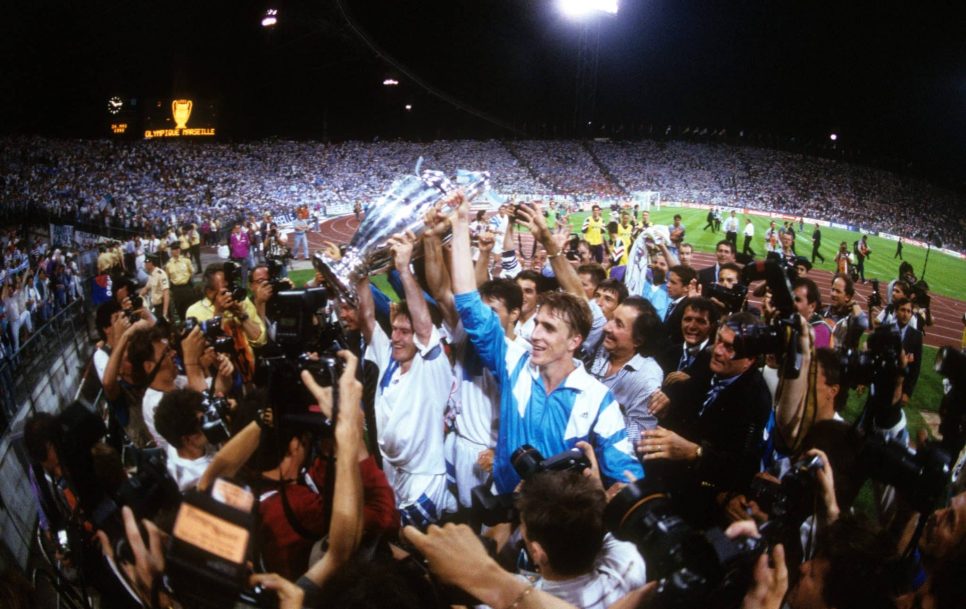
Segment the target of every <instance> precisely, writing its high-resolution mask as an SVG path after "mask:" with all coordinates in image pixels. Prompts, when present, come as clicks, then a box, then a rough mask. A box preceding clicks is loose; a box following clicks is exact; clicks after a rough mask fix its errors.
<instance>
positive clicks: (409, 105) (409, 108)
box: [406, 104, 413, 112]
mask: <svg viewBox="0 0 966 609" xmlns="http://www.w3.org/2000/svg"><path fill="white" fill-rule="evenodd" d="M412 109H413V105H412V104H406V112H409V111H410V110H412Z"/></svg>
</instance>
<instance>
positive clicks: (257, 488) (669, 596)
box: [24, 143, 966, 609]
mask: <svg viewBox="0 0 966 609" xmlns="http://www.w3.org/2000/svg"><path fill="white" fill-rule="evenodd" d="M294 146H296V147H299V146H301V145H294ZM489 146H499V144H489V143H487V144H481V145H480V147H479V151H480V152H479V154H484V153H485V151H486V149H487V147H489ZM516 146H517V145H516V144H514V149H515V152H516V154H517V155H519V156H520V158H527V155H530V154H533V155H537V154H539V151H540V149H539V148H538V147H536V146H532V147H530V146H520V147H519V148H516ZM386 148H391V145H389V146H387V147H382V146H375V145H361V144H360V145H351V146H346V147H334V148H332V149H328V148H324V149H325V150H329V151H330V152H333V153H334V154H337V153H340V152H343V153H346V155H345V158H344V159H343V160H342V162H344V163H347V164H351V163H350V161H349V160H347V159H349V158H361V156H358V155H363V153H365V152H374V151H376V150H385V149H386ZM430 148H431V146H430V145H426V147H425V148H423V149H424V150H429V149H430ZM217 149H218V150H222V149H224V150H233V152H232V154H235V153H237V150H236V149H235V147H219V148H217ZM320 149H323V148H321V147H320ZM420 149H421V148H420V146H419V145H399V147H398V148H396V150H397V152H396V153H395V154H399V155H400V157H401V156H402V154H403V153H402V152H400V151H402V150H406V151H412V150H420ZM204 150H205V148H200V149H198V150H195V149H191V152H190V153H188V154H201V151H204ZM305 150H307V152H306V156H305V158H309V157H311V151H310V148H306V149H305ZM349 151H352V152H351V154H350V153H349ZM572 152H574V151H572ZM585 152H586V149H585ZM574 154H577V153H576V152H574ZM594 154H595V155H597V157H598V158H600V159H606V158H607V155H608V151H607V150H606V147H604V148H598V149H597V150H595V152H594ZM505 155H506V157H508V158H509V159H510V160H509V161H507V163H509V165H508V167H509V166H511V165H513V163H515V162H516V158H517V157H516V156H513V155H511V154H510V153H505ZM580 156H581V158H584V159H585V160H583V161H580V162H578V163H576V164H575V166H574V167H572V170H573V172H574V173H577V172H583V173H582V175H583V176H584V177H586V180H587V181H584V180H583V178H580V179H578V180H577V181H575V182H574V183H575V184H580V186H579V187H576V189H577V190H579V189H582V188H585V187H596V186H593V185H594V184H595V183H596V180H597V179H598V177H599V176H600V175H602V174H601V173H599V172H600V168H599V167H598V166H597V165H596V162H594V161H590V165H587V164H586V163H587V162H588V161H586V159H587V158H591V157H590V153H589V152H587V153H586V155H584V154H583V153H580ZM424 157H425V158H426V159H427V160H428V161H429V160H434V159H433V157H430V156H428V155H424ZM381 158H382V157H380V156H378V155H375V154H373V156H371V157H369V160H368V163H369V165H376V164H378V163H379V161H380V160H381ZM555 158H556V159H557V160H555V161H553V162H551V163H549V164H547V165H543V167H545V169H544V171H546V172H556V171H557V169H556V168H557V163H565V162H567V160H566V159H567V157H566V154H564V155H562V156H559V157H555ZM571 158H576V157H571ZM439 160H440V162H441V163H442V161H443V160H442V158H440V159H439ZM428 161H427V162H428ZM400 162H402V161H401V159H400ZM450 162H453V161H450ZM604 162H608V161H606V160H605V161H604ZM527 163H529V161H527ZM610 163H611V165H610V166H611V169H610V171H612V172H614V173H615V175H625V176H626V175H629V174H633V173H635V170H634V169H633V166H630V167H629V168H628V169H627V170H626V172H625V173H623V174H621V173H620V172H621V170H620V168H619V167H618V166H617V165H616V164H615V163H614V162H613V161H610ZM460 164H461V163H460ZM306 167H307V165H306ZM360 167H365V165H360ZM490 167H492V165H490ZM446 168H451V167H446ZM276 171H277V172H280V173H284V172H285V168H284V166H283V165H281V164H280V165H277V166H276ZM293 171H294V170H293ZM595 172H597V173H595ZM668 172H670V173H671V174H673V172H672V171H671V169H667V170H661V173H668ZM367 175H368V173H367ZM595 175H596V176H598V177H594V176H595ZM520 179H521V182H520V184H521V185H522V184H524V183H525V179H524V178H522V177H521V178H520ZM554 179H558V178H554ZM627 179H629V178H627ZM709 179H710V178H709ZM551 182H553V180H551ZM666 184H667V187H668V188H672V189H673V188H675V187H681V186H680V184H681V183H680V182H678V181H677V178H673V177H672V178H670V179H669V180H668V181H667V182H666ZM313 188H314V186H313ZM716 188H718V187H716ZM347 192H349V191H347ZM355 192H356V191H352V193H353V194H351V195H347V196H356V194H355ZM709 192H711V191H709ZM450 203H452V207H455V208H456V212H455V213H452V214H449V215H446V214H444V213H443V212H442V211H441V209H442V208H439V209H437V210H435V212H434V211H433V210H426V211H429V212H430V213H427V214H426V215H424V216H421V217H422V218H423V221H424V222H425V231H424V232H423V234H420V235H415V234H412V233H410V232H402V233H398V234H395V235H391V236H390V235H385V237H389V244H388V246H387V247H388V250H387V253H388V255H389V257H390V259H391V261H392V263H391V268H390V269H389V270H388V271H387V274H388V277H387V278H386V279H387V282H388V284H389V285H391V286H392V291H393V292H395V294H391V293H388V290H387V291H385V292H384V291H383V289H382V288H380V287H378V286H383V285H386V283H385V282H382V281H380V282H378V285H377V282H375V281H372V282H370V279H369V278H368V277H366V276H365V275H366V273H361V274H346V275H343V276H341V277H340V278H339V279H340V281H341V282H342V283H343V284H344V285H343V286H342V287H339V286H338V285H336V284H334V283H331V277H329V278H327V275H326V271H327V269H328V268H338V266H337V265H336V266H334V267H333V266H331V265H332V264H333V263H334V261H335V260H337V259H339V258H340V256H341V253H340V251H339V249H338V247H336V246H334V245H327V246H326V247H325V249H324V252H323V254H322V256H323V257H322V258H320V259H319V262H318V264H317V266H316V269H317V271H318V273H317V274H316V277H315V278H314V279H313V280H312V281H310V282H309V283H308V284H306V285H305V286H293V285H292V284H291V281H289V280H287V279H286V278H284V277H283V276H282V273H281V270H280V268H279V266H278V265H277V264H275V263H274V262H276V261H273V258H274V257H273V256H272V255H270V253H269V252H268V251H263V252H262V254H261V255H260V254H259V253H258V252H257V250H256V251H255V252H253V251H252V250H251V249H250V243H249V241H248V239H247V236H245V235H243V234H242V233H243V232H244V229H242V228H241V227H238V228H237V229H235V228H233V230H232V236H231V239H232V241H231V244H230V245H229V248H230V254H231V258H232V261H231V262H230V263H215V264H211V265H208V266H207V267H205V268H204V269H198V268H195V265H193V263H192V262H191V260H190V254H183V253H182V250H183V249H184V248H183V247H182V243H181V242H180V240H178V239H173V240H172V241H171V242H170V243H168V244H167V256H168V259H167V262H165V260H163V259H162V258H161V257H160V256H159V255H158V252H157V251H152V249H153V248H154V245H152V246H150V247H148V248H147V249H146V252H147V253H146V254H145V264H146V266H145V271H146V277H141V278H138V277H137V276H136V275H135V274H134V271H133V269H132V268H131V267H130V266H129V265H125V263H124V260H123V257H122V258H121V259H118V258H117V257H115V256H113V255H112V254H111V252H107V251H106V252H104V253H103V254H104V257H103V258H102V259H101V260H99V261H98V263H99V264H98V266H99V273H101V274H102V275H104V276H106V277H108V278H110V280H111V284H112V285H114V286H120V287H118V289H114V290H111V291H109V292H104V293H102V294H100V295H99V301H100V303H99V305H98V308H97V312H96V326H97V329H98V331H99V333H100V339H101V340H100V342H99V343H98V345H97V349H96V351H95V355H94V367H95V368H96V370H97V374H98V377H99V378H100V380H101V382H102V384H103V388H104V393H105V395H106V396H107V404H106V405H105V407H104V411H103V413H102V415H103V416H98V415H97V414H93V413H91V412H90V411H89V410H87V408H86V407H85V406H84V405H82V404H79V403H78V404H74V405H72V406H70V407H68V408H67V409H65V410H64V411H63V412H62V413H60V414H58V415H53V414H46V413H41V414H35V415H33V416H32V417H30V419H29V420H28V421H27V423H26V425H25V428H24V445H25V448H26V451H27V454H28V455H29V457H30V461H31V465H30V470H29V475H30V476H31V482H32V484H33V487H34V490H35V494H36V496H37V500H38V505H39V506H40V510H39V513H40V521H41V523H42V527H41V528H42V535H41V539H42V545H43V546H44V550H45V552H46V554H47V555H48V556H49V557H50V560H51V563H52V564H54V565H55V566H56V567H57V568H58V569H59V570H60V572H61V573H62V575H63V577H65V578H66V579H67V580H69V581H82V582H85V583H86V584H87V585H89V586H92V587H93V588H95V589H96V590H97V591H98V592H99V594H100V602H101V606H103V607H114V606H116V607H137V606H150V607H172V606H179V605H180V606H185V607H194V606H204V607H227V606H232V605H233V604H234V603H235V602H236V601H239V600H241V601H242V602H244V603H247V604H251V605H254V606H269V601H273V602H275V603H277V605H278V606H280V607H284V608H286V609H288V608H295V607H303V606H304V607H322V606H330V607H336V606H337V607H427V606H429V607H443V606H448V605H451V604H459V605H471V604H481V603H482V604H485V605H488V606H490V607H494V608H496V609H522V608H527V607H531V608H532V607H579V608H582V609H585V608H586V609H590V608H593V609H603V608H605V607H610V606H618V607H681V608H688V607H695V608H697V607H721V608H731V607H744V608H747V609H753V608H754V609H778V608H779V607H781V606H783V604H784V605H786V606H788V607H789V608H790V609H805V608H815V607H818V608H822V607H827V608H832V607H835V608H837V609H853V608H855V609H858V608H860V607H861V608H870V607H871V608H882V609H887V608H893V607H902V608H912V607H930V608H934V609H953V608H958V607H962V606H963V600H964V599H966V589H964V581H963V578H962V577H961V574H962V572H963V570H964V569H966V551H964V548H966V543H964V541H966V488H964V485H966V479H964V478H966V477H964V476H963V475H962V470H963V463H964V460H966V451H964V450H963V447H964V444H966V414H964V410H966V409H964V408H963V399H962V393H961V392H962V388H961V387H959V383H961V382H962V381H961V379H962V378H963V374H962V372H963V371H964V370H966V357H964V356H963V355H962V353H961V352H959V351H958V350H956V349H952V350H950V351H949V352H948V353H946V357H945V358H944V360H943V362H944V366H943V367H942V368H941V369H940V370H939V372H940V373H941V374H943V375H944V376H945V377H946V378H947V379H948V380H949V382H950V387H949V391H948V393H947V394H946V395H945V397H944V398H943V403H942V405H941V407H940V415H941V418H942V424H941V427H940V430H941V431H942V436H943V437H942V440H941V441H926V440H925V439H924V438H916V439H912V438H910V437H909V435H910V434H909V432H908V430H907V425H906V416H905V413H904V411H903V408H904V406H905V405H906V404H908V402H909V399H910V396H911V395H913V392H914V391H915V387H916V380H917V378H918V375H919V369H920V360H921V357H922V334H923V332H925V331H926V326H927V325H928V321H927V319H928V314H927V313H926V309H927V308H928V300H927V299H924V293H923V291H922V289H917V288H916V286H917V283H918V282H917V281H916V277H915V275H914V274H913V273H912V271H911V267H910V268H908V269H907V268H906V267H905V266H903V267H900V272H899V274H898V276H897V277H896V281H895V282H893V284H892V285H891V286H890V289H889V290H888V296H887V302H881V303H876V302H867V303H863V302H859V301H858V300H857V299H856V295H855V289H854V284H853V281H852V279H851V277H850V276H849V275H848V274H847V273H839V274H836V275H835V277H834V278H833V280H832V283H831V288H832V289H831V301H830V302H828V303H822V302H821V297H820V292H819V290H818V288H817V286H816V284H815V282H814V281H813V280H812V279H810V278H809V277H808V274H809V271H810V269H811V265H810V263H809V261H808V260H807V259H806V258H804V257H802V256H798V255H796V254H795V252H794V250H793V243H794V240H793V237H792V235H791V234H790V233H789V232H788V231H784V230H782V231H781V232H780V233H779V234H778V235H777V236H776V238H775V243H776V244H777V245H775V248H774V249H773V250H772V251H771V252H770V253H769V254H768V256H767V258H765V257H762V259H760V260H759V261H758V262H756V263H749V264H747V265H743V261H745V262H747V259H745V258H743V257H742V256H741V255H740V254H739V253H738V252H737V248H736V245H735V243H734V242H733V240H722V241H721V242H719V243H718V244H717V247H716V250H715V263H714V264H713V265H711V266H709V267H707V268H701V269H698V268H694V267H693V266H692V257H691V253H692V250H693V248H692V247H691V246H690V245H689V244H688V243H687V239H686V231H685V230H684V228H683V227H681V226H679V225H678V223H677V222H675V224H672V225H669V226H658V225H653V224H651V223H650V222H649V220H648V218H647V216H646V215H645V213H643V212H642V213H636V212H633V211H631V210H628V212H626V213H623V214H621V215H620V217H619V219H615V220H614V221H612V222H609V223H606V222H605V221H604V220H603V219H602V216H601V213H600V211H601V210H600V209H599V206H596V205H595V206H593V208H592V211H591V215H590V216H589V217H588V218H587V219H586V221H585V222H584V223H583V225H582V226H581V228H580V229H579V233H578V235H577V236H576V238H573V237H572V236H571V234H570V231H569V227H568V226H567V225H566V224H565V223H560V222H558V220H559V219H560V217H561V214H562V213H564V211H565V210H562V209H560V207H559V206H558V205H557V204H554V203H548V204H547V205H546V206H539V205H532V204H521V205H514V204H512V202H510V203H508V204H505V205H503V206H501V208H500V210H499V212H498V213H497V214H496V215H495V216H493V217H492V218H490V219H485V218H479V219H474V218H473V217H471V212H470V209H469V205H468V203H467V202H466V201H463V200H461V198H460V197H459V196H458V195H457V196H455V197H454V199H453V200H452V201H450ZM400 213H401V212H400ZM246 214H247V212H246ZM390 215H392V213H391V212H390ZM270 223H271V221H270V219H266V220H264V221H259V220H255V221H254V227H253V230H254V231H255V232H257V233H268V232H270V231H271V225H270ZM727 223H728V219H725V224H726V230H727V232H729V233H733V232H736V230H737V229H735V230H728V226H727ZM520 227H523V228H526V229H527V230H528V231H529V233H530V234H531V235H533V237H534V240H535V243H536V245H535V246H534V248H533V249H532V250H530V251H521V250H522V249H523V248H522V246H520V245H519V242H518V241H517V240H516V239H515V234H516V232H517V230H519V228H520ZM776 231H777V229H776ZM447 235H451V237H452V239H451V240H449V241H446V240H445V239H444V236H447ZM187 239H188V241H187V246H188V249H189V251H190V247H191V236H187ZM375 241H377V240H374V242H375ZM444 241H446V242H445V243H444ZM242 244H244V245H245V247H244V248H243V247H242ZM518 248H519V249H518ZM416 252H421V255H417V254H416ZM241 254H245V256H244V257H243V256H242V255H241ZM324 259H328V264H329V265H330V266H329V267H324V266H322V262H321V260H324ZM246 264H247V265H248V266H247V268H246ZM135 268H136V267H135ZM199 270H200V271H201V273H200V275H199V274H198V273H197V271H199ZM182 282H183V283H182ZM175 286H180V287H181V289H180V290H178V291H176V290H175ZM246 286H247V289H246ZM323 286H325V287H327V290H325V291H319V290H316V289H314V288H318V287H323ZM296 287H297V288H298V289H295V288H296ZM303 288H304V289H303ZM920 288H921V286H920ZM135 292H137V294H138V295H140V296H141V298H134V297H133V296H134V295H135ZM751 293H755V294H758V295H759V297H760V298H761V303H762V304H761V306H760V307H758V306H753V305H751V304H750V303H749V302H748V295H749V294H751ZM394 297H395V298H398V300H395V298H394ZM175 300H177V302H176V303H174V302H173V301H175ZM394 300H395V301H394ZM864 335H867V338H866V340H864V341H863V340H861V339H862V337H863V336H864ZM860 344H861V345H864V347H860ZM860 386H861V387H863V390H862V395H864V396H865V400H866V405H865V408H864V410H863V413H862V415H861V416H859V417H855V416H854V415H847V414H846V413H845V412H844V410H843V406H844V403H845V400H846V399H847V397H848V395H849V393H850V392H852V391H858V390H859V389H858V388H859V387H860ZM846 417H848V420H846ZM105 421H106V423H105ZM122 463H124V464H134V466H133V467H131V468H127V469H125V468H124V467H123V466H122ZM870 481H871V483H872V487H873V491H872V495H873V497H874V499H873V500H872V501H866V504H873V503H874V508H873V507H870V506H869V505H866V506H863V505H862V501H860V500H859V499H858V497H859V494H860V489H862V488H863V487H864V486H865V485H866V484H867V483H868V482H870ZM917 523H919V524H920V525H921V526H919V527H916V526H915V525H916V524H917ZM212 531H214V532H212ZM913 531H915V532H913ZM323 538H324V539H325V541H324V542H323V541H322V540H323ZM320 549H321V550H320ZM320 551H321V554H320Z"/></svg>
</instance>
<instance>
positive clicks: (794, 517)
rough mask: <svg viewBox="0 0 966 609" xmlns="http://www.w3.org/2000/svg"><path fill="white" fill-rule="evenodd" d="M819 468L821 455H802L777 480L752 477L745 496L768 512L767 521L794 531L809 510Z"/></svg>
mask: <svg viewBox="0 0 966 609" xmlns="http://www.w3.org/2000/svg"><path fill="white" fill-rule="evenodd" d="M822 467H823V463H822V459H821V457H818V456H812V457H805V458H804V459H802V460H800V461H798V462H796V463H795V464H794V465H792V467H791V469H790V470H789V471H788V472H787V473H786V474H785V475H784V476H782V478H781V481H780V482H773V481H771V480H767V479H765V478H761V477H755V478H754V480H752V482H751V491H750V492H749V494H748V498H749V499H751V500H752V501H754V502H755V503H757V504H758V505H759V507H761V509H762V511H763V512H766V513H767V514H768V516H769V522H773V523H775V525H777V526H778V527H779V528H782V529H784V530H786V531H792V530H796V529H797V528H798V527H799V526H800V525H801V524H802V522H804V521H805V519H806V518H808V517H809V515H810V514H811V512H812V505H813V503H814V500H815V478H816V472H818V470H820V469H822Z"/></svg>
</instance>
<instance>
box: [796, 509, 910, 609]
mask: <svg viewBox="0 0 966 609" xmlns="http://www.w3.org/2000/svg"><path fill="white" fill-rule="evenodd" d="M895 562H896V557H895V546H894V545H893V544H892V541H891V540H890V539H889V538H888V537H887V536H885V535H884V534H883V533H882V532H881V531H877V530H876V529H874V528H873V527H871V526H870V525H869V524H868V523H866V522H863V521H861V520H858V519H855V518H853V517H851V516H843V517H842V518H840V519H838V520H837V521H835V522H834V523H832V524H831V525H830V526H829V527H827V528H825V529H822V530H821V531H820V532H819V536H818V543H817V544H816V551H815V557H814V558H812V559H810V560H807V561H805V562H804V563H803V564H802V565H801V568H800V569H799V571H800V577H799V579H798V582H797V584H796V585H794V586H793V587H792V589H791V590H789V593H788V596H787V598H786V599H785V601H786V603H787V604H788V607H789V609H833V608H834V609H892V608H893V607H895V606H896V605H895V594H894V592H893V589H894V587H895V583H896V576H897V570H896V568H895Z"/></svg>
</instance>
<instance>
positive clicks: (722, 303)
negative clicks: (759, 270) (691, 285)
mask: <svg viewBox="0 0 966 609" xmlns="http://www.w3.org/2000/svg"><path fill="white" fill-rule="evenodd" d="M741 272H742V271H741V267H740V266H738V264H737V263H734V262H725V263H724V264H722V265H720V267H719V268H718V279H717V281H715V282H714V283H712V284H710V285H706V284H702V286H701V287H702V291H701V295H702V296H704V297H705V298H707V299H708V300H710V301H711V302H712V303H714V305H715V306H717V307H718V309H719V312H720V314H721V315H729V314H731V313H737V312H738V311H742V310H744V308H745V302H746V298H747V296H748V288H747V287H746V286H745V285H744V284H743V283H742V282H741Z"/></svg>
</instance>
